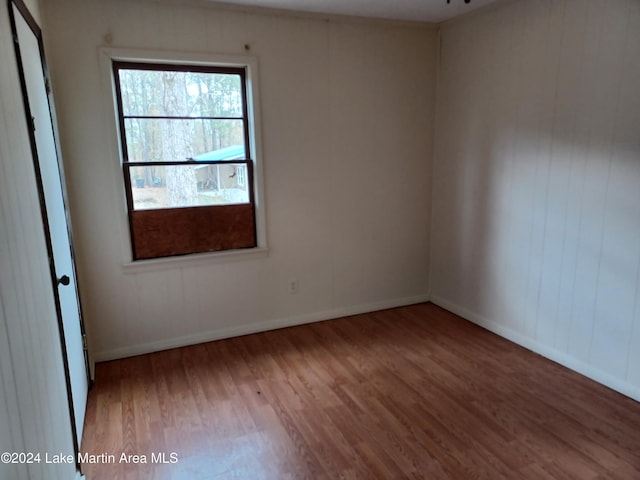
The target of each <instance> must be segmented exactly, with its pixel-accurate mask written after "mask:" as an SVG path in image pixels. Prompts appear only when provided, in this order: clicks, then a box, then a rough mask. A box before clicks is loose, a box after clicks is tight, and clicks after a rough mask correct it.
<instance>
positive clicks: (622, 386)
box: [431, 295, 640, 402]
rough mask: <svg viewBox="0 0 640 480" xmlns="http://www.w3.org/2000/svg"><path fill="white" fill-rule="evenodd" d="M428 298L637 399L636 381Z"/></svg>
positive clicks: (639, 399) (447, 302) (455, 307)
mask: <svg viewBox="0 0 640 480" xmlns="http://www.w3.org/2000/svg"><path fill="white" fill-rule="evenodd" d="M431 302H432V303H434V304H436V305H438V306H439V307H442V308H444V309H445V310H449V311H450V312H452V313H455V314H456V315H459V316H460V317H462V318H464V319H465V320H469V321H470V322H472V323H475V324H476V325H479V326H481V327H483V328H485V329H487V330H489V331H490V332H493V333H495V334H496V335H500V336H501V337H504V338H506V339H507V340H510V341H512V342H514V343H517V344H518V345H520V346H522V347H524V348H527V349H529V350H531V351H534V352H536V353H538V354H540V355H542V356H543V357H546V358H548V359H549V360H553V361H554V362H556V363H559V364H560V365H563V366H565V367H567V368H568V369H570V370H573V371H575V372H578V373H579V374H581V375H584V376H585V377H588V378H590V379H591V380H594V381H596V382H598V383H601V384H602V385H605V386H607V387H609V388H611V389H613V390H615V391H617V392H619V393H622V394H623V395H626V396H628V397H630V398H633V399H634V400H636V401H639V402H640V387H638V386H636V385H632V384H630V383H628V382H626V381H625V380H623V379H620V378H617V377H614V376H612V375H610V374H608V373H606V372H603V371H602V370H599V369H598V368H596V367H594V366H593V365H589V364H587V363H585V362H583V361H581V360H579V359H577V358H575V357H572V356H571V355H568V354H566V353H565V352H562V351H560V350H558V349H556V348H554V347H550V346H549V345H545V344H543V343H540V342H538V341H536V340H534V339H532V338H529V337H527V336H524V335H521V334H520V333H517V332H514V331H513V330H511V329H510V328H506V327H504V326H502V325H499V324H497V323H495V322H493V321H491V320H489V319H487V318H484V317H482V316H481V315H478V314H476V313H474V312H471V311H470V310H467V309H466V308H464V307H461V306H459V305H456V304H455V303H452V302H449V301H448V300H446V299H444V298H442V297H438V296H437V295H432V296H431Z"/></svg>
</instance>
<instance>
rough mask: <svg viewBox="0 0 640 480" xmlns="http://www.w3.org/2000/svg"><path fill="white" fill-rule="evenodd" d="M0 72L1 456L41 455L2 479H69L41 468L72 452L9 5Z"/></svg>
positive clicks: (3, 17) (65, 468)
mask: <svg viewBox="0 0 640 480" xmlns="http://www.w3.org/2000/svg"><path fill="white" fill-rule="evenodd" d="M29 3H30V4H31V3H32V2H29ZM33 6H34V5H31V7H33ZM34 14H35V15H36V17H37V12H36V11H34ZM0 65H2V68H1V69H0V452H33V453H40V454H41V455H42V457H41V460H42V462H41V463H33V464H30V465H25V464H21V465H19V464H4V463H0V478H2V479H3V480H4V479H7V480H14V479H38V480H40V479H52V480H61V479H73V478H75V464H71V465H51V464H45V463H44V460H45V457H44V456H45V454H46V453H49V454H50V455H53V454H60V453H64V454H73V453H74V452H73V440H72V433H71V420H70V418H69V407H68V403H67V392H66V387H65V385H66V384H65V377H64V367H63V360H62V351H61V347H60V335H59V331H58V324H57V319H56V314H55V306H54V300H53V292H52V287H51V274H50V270H49V263H48V258H47V250H46V245H45V240H44V238H45V237H44V230H43V226H42V217H41V213H40V206H39V203H38V194H37V189H36V183H35V174H34V169H33V161H32V157H31V150H30V146H29V137H28V134H27V127H26V122H25V114H24V109H23V106H22V96H21V91H20V84H19V81H18V73H17V68H16V58H15V52H14V48H13V41H12V38H11V28H10V25H9V17H8V10H7V8H6V5H4V6H3V8H0Z"/></svg>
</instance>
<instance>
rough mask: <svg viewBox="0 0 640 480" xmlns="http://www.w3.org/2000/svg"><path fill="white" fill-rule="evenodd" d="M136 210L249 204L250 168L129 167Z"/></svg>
mask: <svg viewBox="0 0 640 480" xmlns="http://www.w3.org/2000/svg"><path fill="white" fill-rule="evenodd" d="M128 170H129V177H130V179H131V193H132V197H133V209H134V210H150V209H158V208H176V207H196V206H202V205H232V204H241V203H249V190H248V183H249V182H248V181H247V179H248V173H247V165H246V164H244V163H226V164H222V165H166V166H152V167H130V168H129V169H128Z"/></svg>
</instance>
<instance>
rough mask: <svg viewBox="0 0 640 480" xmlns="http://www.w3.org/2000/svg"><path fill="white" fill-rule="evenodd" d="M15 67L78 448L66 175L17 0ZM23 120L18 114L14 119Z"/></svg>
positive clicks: (76, 340) (78, 369) (79, 382)
mask: <svg viewBox="0 0 640 480" xmlns="http://www.w3.org/2000/svg"><path fill="white" fill-rule="evenodd" d="M12 9H13V12H12V13H13V19H14V28H15V32H14V34H15V39H16V41H17V42H16V46H17V48H16V53H17V56H16V58H17V61H18V69H19V71H20V73H21V77H22V78H21V82H22V88H23V95H25V100H26V101H25V107H26V111H27V122H28V123H29V124H30V125H29V128H30V130H31V143H32V151H33V156H34V165H35V170H36V182H37V184H38V189H39V193H40V200H41V208H42V216H43V222H44V227H45V232H46V235H47V237H48V238H47V248H48V250H49V263H50V266H51V278H52V286H53V295H54V297H55V303H56V309H57V313H58V319H59V324H60V337H61V341H62V348H63V352H64V353H65V359H64V360H65V370H66V374H67V382H68V385H67V391H68V393H69V397H70V407H71V414H72V418H73V422H74V430H75V443H76V449H78V448H79V444H80V440H81V439H82V428H83V423H84V415H85V410H86V405H87V395H88V389H89V375H88V364H87V356H86V350H85V341H84V328H83V325H82V317H81V308H80V300H79V295H78V289H77V285H76V270H75V265H74V261H73V251H72V243H71V235H70V230H69V228H68V222H67V211H66V208H65V195H64V177H63V176H62V175H61V166H60V164H59V159H58V149H57V146H56V137H55V132H54V124H53V120H52V118H54V117H53V115H52V111H51V110H50V105H51V104H50V102H49V100H50V99H49V94H50V92H49V86H48V85H49V82H48V79H47V76H46V75H47V74H46V67H45V63H44V55H43V51H42V40H41V33H40V29H39V27H38V25H37V24H36V23H35V21H34V20H33V18H32V17H31V15H30V14H29V12H28V11H27V10H26V7H25V6H24V4H22V2H21V1H20V0H14V4H13V5H12ZM16 121H22V119H16Z"/></svg>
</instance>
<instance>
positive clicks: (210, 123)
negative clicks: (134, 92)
mask: <svg viewBox="0 0 640 480" xmlns="http://www.w3.org/2000/svg"><path fill="white" fill-rule="evenodd" d="M124 126H125V132H126V140H127V154H128V159H127V161H129V162H181V161H184V160H186V159H190V158H193V159H194V160H237V159H244V158H246V157H245V151H244V125H243V121H242V120H157V119H146V118H127V119H125V121H124ZM216 152H217V153H216ZM216 155H217V156H219V157H220V158H210V157H215V156H216Z"/></svg>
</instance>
